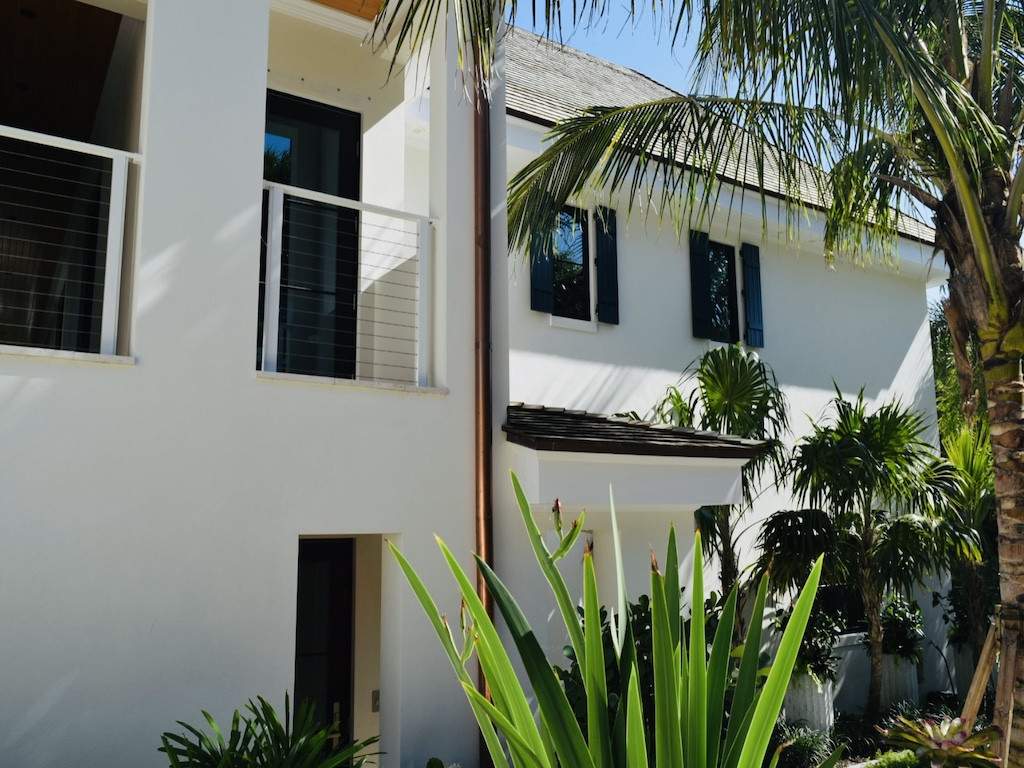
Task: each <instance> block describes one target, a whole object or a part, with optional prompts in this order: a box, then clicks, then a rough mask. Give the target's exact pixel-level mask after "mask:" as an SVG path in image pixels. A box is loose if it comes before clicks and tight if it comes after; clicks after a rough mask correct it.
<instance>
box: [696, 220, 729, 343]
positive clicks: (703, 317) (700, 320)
mask: <svg viewBox="0 0 1024 768" xmlns="http://www.w3.org/2000/svg"><path fill="white" fill-rule="evenodd" d="M690 299H691V307H692V312H693V335H694V336H696V337H697V338H701V339H711V340H712V341H721V342H725V343H734V342H737V341H739V340H740V331H739V325H740V324H739V312H738V309H737V306H736V252H735V249H734V248H733V247H732V246H731V245H725V244H723V243H716V242H713V241H711V240H710V239H709V238H708V236H707V235H706V234H704V233H703V232H691V233H690Z"/></svg>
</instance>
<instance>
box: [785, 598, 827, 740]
mask: <svg viewBox="0 0 1024 768" xmlns="http://www.w3.org/2000/svg"><path fill="white" fill-rule="evenodd" d="M790 613H791V611H790V610H789V609H786V610H781V611H779V612H778V613H777V614H776V616H775V619H774V623H775V626H776V627H777V628H778V629H780V630H781V629H785V628H786V624H787V623H788V621H789V616H790ZM842 633H843V627H842V625H841V624H840V620H839V616H838V615H837V614H835V613H830V612H828V611H825V610H822V609H820V608H817V607H816V608H815V609H814V610H813V611H811V618H810V620H809V622H808V624H807V630H806V631H805V632H804V639H803V642H802V643H800V652H799V653H798V654H797V657H796V668H795V669H796V671H797V672H802V673H803V674H805V675H810V676H811V677H812V678H814V679H815V680H817V681H819V682H820V681H823V680H835V679H836V665H837V664H838V659H837V658H836V657H835V656H834V655H833V654H832V650H833V649H834V648H835V647H836V643H837V642H838V641H839V636H840V635H841V634H842ZM830 751H831V750H830Z"/></svg>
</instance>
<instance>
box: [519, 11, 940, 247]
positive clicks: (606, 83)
mask: <svg viewBox="0 0 1024 768" xmlns="http://www.w3.org/2000/svg"><path fill="white" fill-rule="evenodd" d="M505 51H506V56H507V68H506V93H505V98H506V109H507V111H508V113H509V114H510V115H513V116H515V117H521V118H524V119H526V120H530V121H532V122H536V123H541V124H544V125H551V124H553V123H555V122H558V121H559V120H564V119H566V118H568V117H572V116H574V115H576V114H578V113H579V111H580V110H582V109H584V108H586V107H595V106H601V107H617V106H626V105H629V104H636V103H638V102H641V101H652V100H654V99H664V98H669V97H671V96H677V95H679V93H678V92H677V91H674V90H672V89H671V88H668V87H667V86H664V85H662V84H661V83H658V82H656V81H654V80H652V79H651V78H649V77H647V76H646V75H644V74H642V73H640V72H637V71H635V70H632V69H628V68H626V67H622V66H619V65H618V64H614V63H612V62H610V61H606V60H604V59H599V58H598V57H596V56H591V55H590V54H588V53H584V52H583V51H578V50H576V49H575V48H570V47H568V46H565V45H559V44H558V43H555V42H552V41H550V40H547V39H545V38H543V37H539V36H537V35H535V34H533V33H531V32H527V31H526V30H523V29H518V28H516V29H513V30H511V31H510V32H509V34H508V35H507V37H506V46H505ZM767 159H768V160H769V161H770V158H767ZM737 160H738V159H737V158H724V159H723V160H721V161H720V166H719V169H718V172H719V175H720V177H721V178H723V179H725V180H728V181H731V182H735V183H738V184H740V185H742V186H745V187H749V188H756V187H757V186H758V180H757V174H756V171H755V170H754V169H753V168H752V167H750V166H751V165H752V163H751V164H746V163H740V162H738V161H737ZM764 184H765V190H766V192H767V193H768V194H771V195H774V196H777V197H783V196H784V195H785V189H784V186H783V183H782V181H781V179H780V176H779V173H778V171H777V170H776V169H775V168H774V167H772V166H771V165H770V162H769V163H766V168H765V171H764ZM800 197H801V199H802V202H803V203H805V204H806V205H809V206H811V207H814V208H819V209H824V208H825V207H826V205H825V201H824V200H822V198H821V197H820V196H819V195H818V192H817V189H816V188H815V186H814V185H813V184H812V183H811V182H810V180H809V179H808V181H807V182H806V183H803V184H802V189H801V194H800ZM900 232H901V233H902V234H903V235H905V236H906V237H910V238H913V239H915V240H921V241H924V242H927V243H931V242H932V241H933V240H934V238H935V232H934V230H933V229H932V228H931V227H930V226H928V225H927V224H925V223H924V222H922V221H918V220H917V219H915V218H913V217H910V216H902V221H901V223H900Z"/></svg>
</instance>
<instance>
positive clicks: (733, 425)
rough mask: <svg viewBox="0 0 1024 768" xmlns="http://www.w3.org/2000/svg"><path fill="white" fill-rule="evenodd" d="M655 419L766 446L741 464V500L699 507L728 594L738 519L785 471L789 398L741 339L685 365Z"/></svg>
mask: <svg viewBox="0 0 1024 768" xmlns="http://www.w3.org/2000/svg"><path fill="white" fill-rule="evenodd" d="M684 392H688V393H689V394H684ZM654 419H655V420H657V421H661V422H663V423H666V424H672V425H674V426H677V427H695V428H698V429H705V430H709V431H712V432H719V433H722V434H730V435H736V436H738V437H744V438H748V439H751V440H761V441H764V443H765V444H766V448H765V450H764V452H763V453H761V455H760V456H758V457H757V458H756V459H754V460H752V461H750V462H749V463H748V464H747V465H746V466H745V467H744V468H743V501H742V503H741V504H739V505H736V506H727V505H726V506H722V505H716V506H708V507H701V508H700V509H698V510H697V525H698V527H699V529H700V532H701V540H702V541H703V542H704V551H705V554H714V555H715V556H717V558H718V563H719V578H720V583H721V588H722V594H723V595H727V594H729V593H730V592H731V591H732V589H733V587H735V586H736V584H737V582H738V581H739V576H740V563H739V556H738V554H737V544H738V542H737V530H736V523H737V521H738V520H739V519H740V518H741V517H742V515H743V513H744V512H745V511H746V510H748V509H749V508H750V506H751V504H752V503H753V500H754V498H755V497H756V495H757V494H758V493H759V492H760V491H761V489H762V486H763V484H764V483H767V482H771V483H777V482H778V481H779V480H781V479H782V477H783V475H784V474H785V469H786V466H787V453H786V448H785V446H784V445H783V443H782V439H783V438H784V437H785V436H786V434H787V433H788V431H789V416H788V414H787V412H786V398H785V396H784V395H783V393H782V390H781V388H780V387H779V383H778V381H777V380H776V378H775V374H774V372H773V371H772V369H771V367H770V366H768V365H767V364H766V363H765V362H764V361H763V360H761V359H760V358H759V357H758V356H757V354H756V353H755V352H752V351H750V350H746V349H744V348H743V347H741V346H739V345H733V346H727V347H717V348H715V349H711V350H708V351H707V352H705V353H704V354H703V355H701V356H700V357H699V358H698V359H697V360H695V361H694V362H693V363H691V364H690V365H689V366H688V367H687V369H686V371H685V372H684V373H683V378H682V381H681V382H680V384H679V386H673V387H669V388H668V391H667V392H666V394H665V397H664V398H663V399H662V400H661V401H660V402H659V403H658V404H657V405H655V407H654Z"/></svg>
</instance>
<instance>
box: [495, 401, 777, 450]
mask: <svg viewBox="0 0 1024 768" xmlns="http://www.w3.org/2000/svg"><path fill="white" fill-rule="evenodd" d="M502 430H503V431H504V432H505V434H506V435H508V439H509V442H512V443H516V444H518V445H522V446H525V447H527V448H532V449H534V450H536V451H567V452H571V453H610V454H620V455H627V456H630V455H631V456H682V457H698V458H715V459H745V460H749V459H752V458H755V457H756V456H758V455H759V454H760V453H761V451H763V450H764V446H765V444H764V443H763V442H760V441H757V440H744V439H742V438H739V437H732V436H731V435H720V434H717V433H715V432H701V431H699V430H695V429H684V428H681V427H670V426H667V425H658V424H650V423H648V422H644V421H635V420H633V419H628V418H622V417H617V416H604V415H601V414H596V413H588V412H586V411H571V410H566V409H564V408H547V407H544V406H539V405H524V404H522V403H513V404H511V405H509V406H508V410H507V413H506V418H505V423H504V424H503V425H502Z"/></svg>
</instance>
